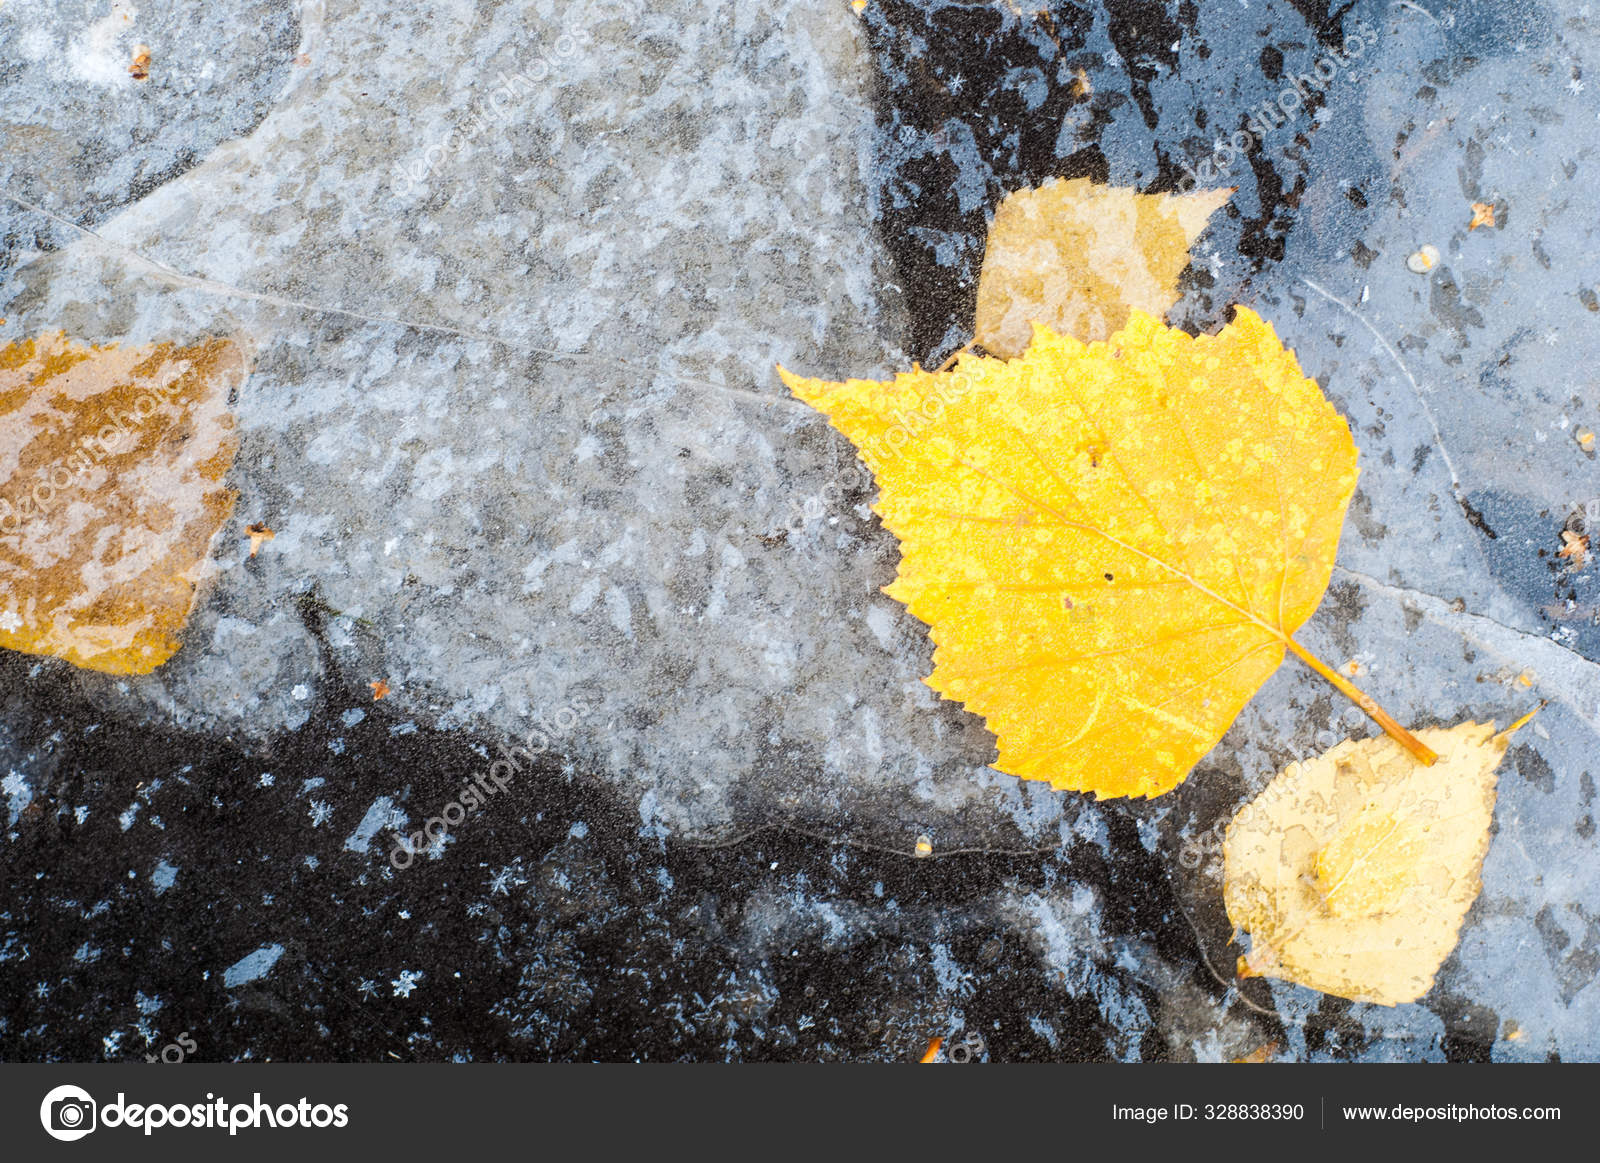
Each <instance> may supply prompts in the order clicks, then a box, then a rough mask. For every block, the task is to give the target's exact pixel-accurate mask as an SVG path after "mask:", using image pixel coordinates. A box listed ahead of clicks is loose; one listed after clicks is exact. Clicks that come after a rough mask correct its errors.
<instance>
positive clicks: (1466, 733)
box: [1223, 720, 1526, 1005]
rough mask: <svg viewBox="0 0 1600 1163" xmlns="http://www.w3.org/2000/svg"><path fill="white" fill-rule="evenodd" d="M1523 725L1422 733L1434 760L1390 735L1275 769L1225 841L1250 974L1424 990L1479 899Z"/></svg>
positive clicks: (1364, 994)
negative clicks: (1505, 762) (1502, 780)
mask: <svg viewBox="0 0 1600 1163" xmlns="http://www.w3.org/2000/svg"><path fill="white" fill-rule="evenodd" d="M1523 721H1524V722H1525V721H1526V720H1523ZM1521 725H1522V724H1521V723H1520V722H1519V723H1517V724H1515V725H1514V726H1512V727H1511V728H1509V729H1508V730H1505V731H1502V732H1501V733H1499V734H1498V735H1497V734H1495V731H1494V725H1493V724H1492V723H1462V724H1460V725H1458V726H1456V727H1452V728H1449V729H1448V730H1446V729H1442V728H1435V729H1432V730H1425V731H1419V732H1417V734H1418V735H1419V736H1420V737H1421V739H1422V741H1423V742H1424V743H1426V744H1428V745H1429V746H1431V747H1432V748H1433V749H1434V750H1436V751H1437V752H1438V754H1439V762H1438V763H1436V764H1434V765H1433V766H1431V767H1429V766H1424V765H1423V764H1421V763H1418V762H1417V761H1416V760H1415V759H1414V758H1413V757H1412V756H1410V755H1408V754H1407V753H1406V752H1405V751H1404V750H1403V749H1402V748H1401V747H1400V746H1399V745H1398V744H1396V743H1395V741H1394V740H1392V739H1389V738H1387V737H1384V736H1379V737H1378V738H1375V739H1363V740H1360V741H1358V742H1357V741H1351V740H1346V741H1345V742H1343V743H1340V744H1339V745H1338V746H1336V747H1334V748H1333V749H1332V750H1331V751H1327V752H1325V753H1324V754H1322V755H1319V756H1317V757H1315V758H1313V759H1310V760H1307V761H1306V762H1304V763H1296V764H1291V765H1290V766H1289V768H1288V769H1287V770H1285V771H1283V772H1282V773H1281V774H1279V775H1278V776H1277V777H1275V778H1274V779H1273V781H1272V782H1271V783H1270V784H1268V785H1267V787H1266V789H1265V790H1264V791H1262V793H1261V794H1260V795H1259V796H1257V797H1256V798H1255V799H1254V800H1253V801H1251V802H1250V803H1248V804H1246V805H1245V806H1244V807H1243V808H1242V809H1241V810H1240V811H1239V814H1238V815H1237V816H1235V817H1234V819H1233V823H1232V824H1230V825H1229V826H1228V834H1227V838H1226V840H1225V842H1224V844H1223V861H1224V866H1225V872H1224V884H1223V899H1224V901H1225V902H1226V904H1227V908H1228V919H1229V920H1230V921H1232V922H1233V925H1234V927H1235V928H1237V929H1243V930H1246V931H1247V932H1249V934H1250V954H1249V956H1248V957H1247V958H1241V959H1240V972H1241V974H1243V975H1244V976H1264V977H1280V978H1283V979H1285V980H1287V981H1293V982H1298V983H1299V984H1301V985H1306V986H1310V987H1311V988H1312V989H1318V990H1321V991H1322V992H1323V993H1331V994H1335V995H1337V996H1339V997H1345V998H1350V999H1352V1000H1354V1001H1367V1002H1376V1003H1377V1004H1379V1005H1399V1004H1401V1003H1403V1002H1409V1001H1415V1000H1416V999H1417V998H1419V997H1421V996H1422V995H1423V994H1425V993H1427V992H1428V990H1429V989H1430V988H1431V987H1432V985H1433V978H1434V974H1436V973H1437V972H1438V970H1439V966H1440V965H1441V964H1442V963H1443V962H1444V959H1445V958H1446V957H1447V956H1449V954H1450V951H1451V950H1452V949H1454V948H1455V945H1456V940H1457V935H1458V933H1459V931H1460V928H1461V922H1462V920H1463V919H1464V918H1465V917H1466V915H1467V910H1468V909H1469V908H1471V907H1472V902H1473V901H1474V900H1475V899H1476V898H1477V896H1478V889H1479V887H1480V882H1479V879H1478V878H1479V873H1480V871H1481V870H1482V868H1483V858H1484V855H1485V853H1487V852H1488V850H1489V824H1490V821H1491V819H1492V817H1493V815H1494V803H1495V774H1494V772H1495V768H1496V766H1498V765H1499V763H1500V760H1501V758H1502V757H1503V756H1504V755H1505V753H1506V745H1507V742H1508V741H1509V739H1510V736H1511V733H1512V732H1513V731H1515V730H1516V729H1517V727H1520V726H1521Z"/></svg>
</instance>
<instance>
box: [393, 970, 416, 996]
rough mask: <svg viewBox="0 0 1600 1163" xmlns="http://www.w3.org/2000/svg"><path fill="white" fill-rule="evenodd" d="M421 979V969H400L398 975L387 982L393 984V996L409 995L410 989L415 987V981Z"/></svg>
mask: <svg viewBox="0 0 1600 1163" xmlns="http://www.w3.org/2000/svg"><path fill="white" fill-rule="evenodd" d="M421 980H422V971H421V970H412V969H402V970H401V971H400V976H399V977H397V978H395V979H394V980H393V981H391V982H390V983H389V984H390V985H392V986H394V996H395V997H410V996H411V991H412V990H414V989H416V988H417V982H419V981H421Z"/></svg>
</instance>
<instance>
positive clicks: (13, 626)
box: [0, 610, 22, 634]
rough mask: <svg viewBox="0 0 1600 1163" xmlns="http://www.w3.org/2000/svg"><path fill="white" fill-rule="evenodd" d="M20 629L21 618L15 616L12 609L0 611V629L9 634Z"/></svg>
mask: <svg viewBox="0 0 1600 1163" xmlns="http://www.w3.org/2000/svg"><path fill="white" fill-rule="evenodd" d="M20 629H22V619H21V618H19V617H17V615H16V612H15V611H14V610H6V611H5V612H4V613H0V630H4V631H6V632H7V633H8V634H11V633H15V632H16V631H18V630H20Z"/></svg>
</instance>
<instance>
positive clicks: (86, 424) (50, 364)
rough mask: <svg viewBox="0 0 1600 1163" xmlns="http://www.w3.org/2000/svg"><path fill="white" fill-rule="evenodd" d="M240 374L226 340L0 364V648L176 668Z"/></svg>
mask: <svg viewBox="0 0 1600 1163" xmlns="http://www.w3.org/2000/svg"><path fill="white" fill-rule="evenodd" d="M246 364H247V356H246V354H245V352H244V349H243V348H242V347H241V346H240V345H239V344H238V343H236V342H234V341H233V340H230V339H212V340H207V341H204V342H202V343H198V344H195V345H194V346H192V347H185V348H178V347H175V346H174V345H173V344H171V343H159V344H155V345H152V346H145V347H128V348H119V347H115V346H111V347H87V346H83V345H81V344H77V343H73V342H71V341H70V340H68V339H67V338H66V336H65V335H61V334H56V335H45V336H41V337H40V338H38V339H30V340H24V341H21V342H17V343H12V344H10V345H9V346H7V347H5V348H4V349H0V647H5V648H8V649H11V650H20V651H23V652H25V653H28V654H49V655H55V656H57V657H59V658H64V659H66V660H67V661H68V662H71V663H73V664H74V665H76V666H81V667H84V668H86V669H89V670H98V671H104V672H105V673H107V674H147V673H149V672H150V671H151V670H154V669H155V668H156V667H157V666H160V665H161V664H162V663H163V662H165V661H167V659H169V658H171V657H172V655H173V653H174V652H175V651H176V650H177V649H178V647H179V639H178V633H179V631H181V630H182V629H183V626H184V625H185V623H186V622H187V621H188V618H189V613H190V611H191V609H192V608H193V606H194V603H195V600H196V596H197V593H198V586H199V584H200V581H201V577H202V574H203V571H204V566H205V564H206V560H207V554H208V551H209V547H210V545H211V539H212V538H213V537H214V536H215V535H216V533H217V531H218V530H219V529H220V528H221V527H222V523H223V522H224V521H225V520H227V517H228V514H229V512H230V511H231V510H232V507H233V500H234V498H233V494H232V492H231V491H230V490H229V489H227V487H226V486H225V485H224V483H223V480H224V477H225V476H226V474H227V472H228V469H229V467H230V466H231V465H232V463H233V456H234V451H235V449H236V448H237V447H238V439H237V437H236V436H235V434H234V430H233V429H234V422H233V416H232V414H231V413H230V412H229V410H228V395H229V392H230V391H232V390H233V389H234V388H236V387H237V386H238V385H239V383H240V382H241V381H242V380H243V378H244V375H245V370H246Z"/></svg>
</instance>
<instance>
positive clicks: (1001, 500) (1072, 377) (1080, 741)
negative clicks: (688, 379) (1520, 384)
mask: <svg viewBox="0 0 1600 1163" xmlns="http://www.w3.org/2000/svg"><path fill="white" fill-rule="evenodd" d="M780 370H781V369H780ZM782 374H783V376H784V380H785V382H786V383H787V384H788V385H789V387H790V389H791V390H792V391H793V392H794V393H795V395H797V396H798V397H800V398H801V399H802V400H805V401H807V402H808V403H810V404H812V405H813V406H815V407H816V408H818V409H819V410H820V411H822V412H823V413H825V414H826V415H827V416H828V418H829V419H830V420H831V421H832V422H833V425H834V426H835V427H836V428H838V429H839V430H840V431H841V432H843V433H844V434H845V435H846V436H848V437H849V438H850V440H851V441H852V442H853V443H854V444H855V445H856V447H857V448H858V449H860V450H861V454H862V457H863V459H864V460H865V461H866V462H867V464H868V465H869V466H870V467H871V468H872V469H873V470H874V472H875V473H876V475H877V479H878V484H879V487H880V490H881V492H880V496H879V499H878V501H877V504H876V505H875V510H876V511H877V512H878V514H879V515H880V516H882V518H883V521H884V524H885V525H886V526H887V527H888V528H889V530H890V531H891V532H893V533H894V534H895V535H896V536H897V537H898V538H899V539H900V541H901V551H902V557H901V562H900V570H899V575H898V576H897V577H896V579H895V581H894V584H893V585H891V586H889V587H887V589H886V591H885V592H886V593H888V594H890V595H891V596H892V597H894V598H897V599H899V600H900V601H902V602H904V603H905V604H906V606H907V607H908V608H909V609H910V610H911V612H912V613H913V614H915V615H916V616H917V617H919V618H921V619H922V620H923V621H924V622H926V623H928V625H929V626H930V627H931V633H932V637H933V640H934V642H935V643H936V645H937V649H936V650H935V652H934V656H933V657H934V669H933V673H932V674H931V675H930V676H929V677H928V680H927V681H928V685H930V686H931V687H933V689H934V690H936V691H938V692H940V693H941V694H943V695H945V696H946V697H948V698H952V699H957V700H959V701H961V702H962V703H964V704H966V706H967V708H968V709H969V710H971V711H973V712H975V713H977V714H979V715H982V716H983V717H984V719H985V720H986V721H987V723H988V725H989V728H990V729H991V730H992V731H993V732H994V733H995V735H996V736H998V738H999V751H1000V754H999V759H998V761H997V763H996V765H995V766H997V767H998V768H999V769H1000V770H1001V771H1005V772H1009V773H1010V774H1012V775H1017V776H1021V777H1023V778H1025V779H1039V780H1048V781H1049V782H1050V783H1051V784H1052V785H1054V786H1055V787H1058V788H1074V789H1078V790H1082V791H1092V792H1096V793H1098V794H1099V795H1101V796H1151V795H1159V794H1160V793H1162V792H1165V791H1168V790H1170V789H1171V788H1173V787H1175V786H1176V785H1177V784H1178V783H1179V782H1180V781H1182V780H1183V778H1184V777H1185V776H1186V775H1188V773H1189V770H1190V769H1191V768H1192V767H1193V766H1194V764H1195V763H1196V761H1198V760H1199V759H1200V758H1201V757H1202V756H1203V755H1205V753H1206V752H1207V751H1209V750H1210V749H1211V748H1212V747H1213V746H1215V744H1216V743H1217V741H1218V740H1219V739H1220V738H1221V737H1222V735H1223V733H1224V732H1225V731H1226V730H1227V729H1228V725H1229V724H1230V723H1232V722H1233V720H1234V718H1235V717H1236V716H1237V715H1238V714H1239V711H1240V710H1241V709H1242V708H1243V706H1244V704H1245V703H1246V702H1247V701H1248V700H1249V699H1250V697H1251V696H1252V695H1253V694H1254V693H1255V691H1256V690H1257V689H1258V688H1259V687H1260V686H1261V684H1262V683H1263V682H1265V681H1266V679H1267V677H1268V676H1269V675H1270V674H1272V672H1273V671H1274V670H1275V669H1276V668H1277V666H1278V664H1279V663H1280V662H1281V661H1282V659H1283V655H1284V651H1285V649H1289V650H1292V651H1294V652H1295V653H1296V654H1298V655H1300V656H1301V657H1302V658H1304V659H1305V660H1306V661H1307V662H1308V663H1310V664H1311V665H1312V666H1314V667H1315V668H1317V669H1318V672H1319V673H1322V674H1323V675H1324V677H1326V678H1328V679H1329V680H1330V681H1332V682H1334V683H1335V685H1337V686H1339V687H1340V689H1341V690H1345V691H1346V692H1347V693H1350V694H1351V695H1352V697H1356V698H1358V700H1360V701H1361V705H1362V706H1363V708H1364V709H1367V710H1368V711H1369V712H1370V713H1374V714H1375V715H1376V716H1381V721H1383V722H1384V724H1385V729H1387V730H1393V731H1395V732H1398V733H1400V734H1402V735H1404V731H1403V728H1401V727H1400V726H1399V725H1398V724H1396V723H1394V721H1393V720H1392V719H1389V718H1388V716H1386V715H1383V713H1382V711H1381V710H1379V709H1378V708H1377V707H1376V706H1375V704H1372V702H1371V700H1370V699H1367V698H1366V697H1365V696H1364V695H1361V694H1360V692H1358V691H1355V689H1354V688H1353V687H1351V686H1350V684H1349V682H1348V681H1347V680H1346V679H1344V678H1343V677H1342V676H1340V675H1338V674H1336V673H1335V672H1334V671H1333V670H1332V669H1330V668H1328V667H1326V666H1324V665H1323V664H1322V663H1321V662H1319V661H1317V660H1315V659H1313V658H1312V657H1311V656H1310V655H1309V654H1307V653H1306V652H1305V651H1304V650H1303V648H1301V647H1300V645H1299V644H1298V643H1296V642H1295V641H1294V640H1293V639H1292V638H1291V637H1290V635H1291V634H1292V633H1293V631H1294V630H1295V629H1296V628H1298V627H1299V626H1300V625H1301V624H1302V623H1304V622H1305V620H1306V619H1307V618H1309V617H1310V616H1311V614H1312V612H1313V611H1314V610H1315V609H1316V608H1317V605H1318V603H1319V602H1321V600H1322V595H1323V592H1324V590H1325V589H1326V588H1327V584H1328V578H1329V575H1330V573H1331V571H1332V568H1333V559H1334V553H1335V550H1336V549H1337V547H1338V544H1339V532H1340V528H1341V527H1342V525H1343V522H1344V514H1345V507H1346V506H1347V505H1348V503H1349V501H1350V496H1351V494H1352V492H1353V491H1354V489H1355V483H1356V448H1355V444H1354V442H1353V441H1352V440H1351V437H1350V430H1349V428H1348V426H1347V425H1346V424H1345V421H1344V419H1343V418H1342V417H1341V416H1340V415H1339V414H1338V413H1337V412H1336V411H1335V410H1334V409H1333V407H1332V405H1330V404H1329V403H1328V401H1327V400H1326V399H1325V398H1324V397H1323V395H1322V392H1321V391H1320V390H1319V389H1318V387H1317V385H1316V384H1315V383H1313V382H1312V381H1310V380H1309V379H1307V378H1306V377H1305V376H1304V375H1303V374H1302V373H1301V371H1300V367H1299V365H1298V364H1297V363H1296V361H1295V358H1294V355H1293V353H1291V352H1289V351H1287V350H1285V348H1284V347H1283V345H1282V344H1281V343H1280V342H1279V341H1278V338H1277V336H1276V335H1275V334H1274V333H1273V330H1272V327H1271V326H1270V325H1269V324H1267V323H1265V322H1264V321H1262V320H1261V319H1260V318H1259V317H1258V316H1256V315H1255V314H1253V313H1252V312H1250V311H1248V310H1244V309H1240V310H1239V312H1238V318H1237V319H1236V320H1235V321H1234V322H1233V323H1232V324H1230V325H1229V326H1227V327H1225V328H1224V329H1223V330H1222V331H1221V332H1220V333H1219V334H1217V335H1215V336H1204V335H1203V336H1200V337H1198V338H1194V337H1191V336H1189V335H1186V334H1185V333H1183V332H1181V331H1177V330H1172V329H1169V328H1167V327H1165V326H1163V325H1162V324H1161V323H1159V322H1158V321H1157V320H1155V319H1153V318H1151V317H1150V316H1148V315H1146V314H1144V313H1142V312H1137V311H1136V312H1134V314H1133V316H1132V317H1131V318H1130V320H1129V322H1128V325H1127V327H1126V328H1124V329H1123V330H1122V331H1120V332H1118V333H1117V334H1115V335H1114V336H1112V338H1111V340H1110V342H1108V343H1091V344H1087V345H1086V344H1083V343H1081V342H1079V341H1078V340H1076V339H1070V338H1066V337H1063V336H1060V335H1057V334H1055V333H1054V332H1052V331H1050V330H1049V329H1048V328H1044V327H1039V328H1037V329H1036V330H1035V332H1034V340H1033V344H1032V346H1031V347H1030V348H1029V349H1028V351H1027V354H1026V355H1025V356H1024V357H1023V358H1021V359H1017V360H1012V361H1006V360H1002V359H988V358H979V357H976V356H971V355H968V356H964V357H963V358H962V359H961V360H960V361H959V363H958V364H957V365H956V367H955V368H954V370H952V371H949V372H943V373H930V372H923V371H916V372H912V373H910V374H907V375H900V376H897V377H895V379H894V380H893V381H891V382H888V383H877V382H871V381H865V380H850V381H848V382H846V383H826V382H823V381H820V380H808V379H803V378H801V377H799V376H795V375H792V374H790V373H788V372H783V373H782ZM1406 737H1407V738H1409V736H1406ZM1413 742H1415V741H1414V740H1413ZM1419 750H1420V747H1419Z"/></svg>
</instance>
